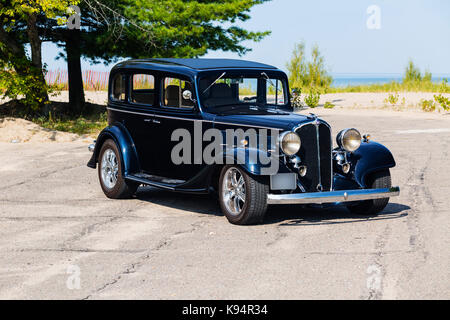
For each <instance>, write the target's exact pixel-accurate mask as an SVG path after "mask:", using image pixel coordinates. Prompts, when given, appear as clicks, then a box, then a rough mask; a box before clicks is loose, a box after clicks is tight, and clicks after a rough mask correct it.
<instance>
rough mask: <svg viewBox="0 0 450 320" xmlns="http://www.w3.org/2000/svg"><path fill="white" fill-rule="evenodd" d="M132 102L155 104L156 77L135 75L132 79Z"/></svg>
mask: <svg viewBox="0 0 450 320" xmlns="http://www.w3.org/2000/svg"><path fill="white" fill-rule="evenodd" d="M131 102H134V103H143V104H147V105H150V106H152V105H154V104H155V77H154V76H152V75H150V74H133V77H132V79H131Z"/></svg>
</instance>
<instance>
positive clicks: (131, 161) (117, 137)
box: [87, 123, 140, 176]
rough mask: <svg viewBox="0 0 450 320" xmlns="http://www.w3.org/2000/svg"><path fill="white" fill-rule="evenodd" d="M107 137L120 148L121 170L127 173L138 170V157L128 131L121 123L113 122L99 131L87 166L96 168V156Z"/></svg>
mask: <svg viewBox="0 0 450 320" xmlns="http://www.w3.org/2000/svg"><path fill="white" fill-rule="evenodd" d="M107 139H112V140H114V142H115V143H116V145H117V147H118V149H119V150H120V153H121V154H120V157H121V160H122V172H123V174H124V175H125V176H126V175H129V174H132V173H136V172H139V171H140V165H139V158H138V156H137V152H136V147H135V145H134V142H133V139H132V138H131V135H130V133H129V132H128V130H127V129H126V128H125V126H124V125H123V124H121V123H114V124H112V125H110V126H108V127H106V128H105V129H103V130H102V132H100V134H99V135H98V138H97V142H96V143H95V148H94V152H93V154H92V157H91V159H90V160H89V162H88V164H87V166H88V167H90V168H94V169H95V168H96V166H97V162H98V156H99V153H100V150H101V148H102V145H103V143H104V142H105V140H107Z"/></svg>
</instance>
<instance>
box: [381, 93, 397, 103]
mask: <svg viewBox="0 0 450 320" xmlns="http://www.w3.org/2000/svg"><path fill="white" fill-rule="evenodd" d="M398 97H399V95H398V93H395V94H393V93H389V96H388V97H387V98H386V99H384V102H385V103H390V104H391V105H393V106H395V105H396V104H397V102H398Z"/></svg>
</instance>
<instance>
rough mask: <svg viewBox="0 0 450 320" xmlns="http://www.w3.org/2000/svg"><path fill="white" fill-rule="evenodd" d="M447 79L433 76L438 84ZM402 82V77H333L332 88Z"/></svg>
mask: <svg viewBox="0 0 450 320" xmlns="http://www.w3.org/2000/svg"><path fill="white" fill-rule="evenodd" d="M444 78H447V79H448V80H450V76H448V75H447V76H445V75H440V76H433V77H432V80H433V81H436V82H441V81H442V79H444ZM401 80H402V75H392V76H342V75H335V76H333V82H332V84H331V86H332V87H347V86H359V85H369V84H383V83H389V82H392V81H397V82H400V81H401Z"/></svg>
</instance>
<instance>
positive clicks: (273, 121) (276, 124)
mask: <svg viewBox="0 0 450 320" xmlns="http://www.w3.org/2000/svg"><path fill="white" fill-rule="evenodd" d="M312 119H313V118H312V117H311V116H306V115H302V114H297V113H292V112H287V111H281V110H280V111H278V110H277V112H264V113H261V112H259V113H257V114H230V115H217V116H215V117H214V122H215V123H224V124H227V123H230V124H242V125H244V126H246V125H248V126H251V127H266V128H277V129H282V130H291V129H292V128H293V127H295V126H297V125H299V124H301V123H304V122H307V121H311V120H312Z"/></svg>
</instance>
